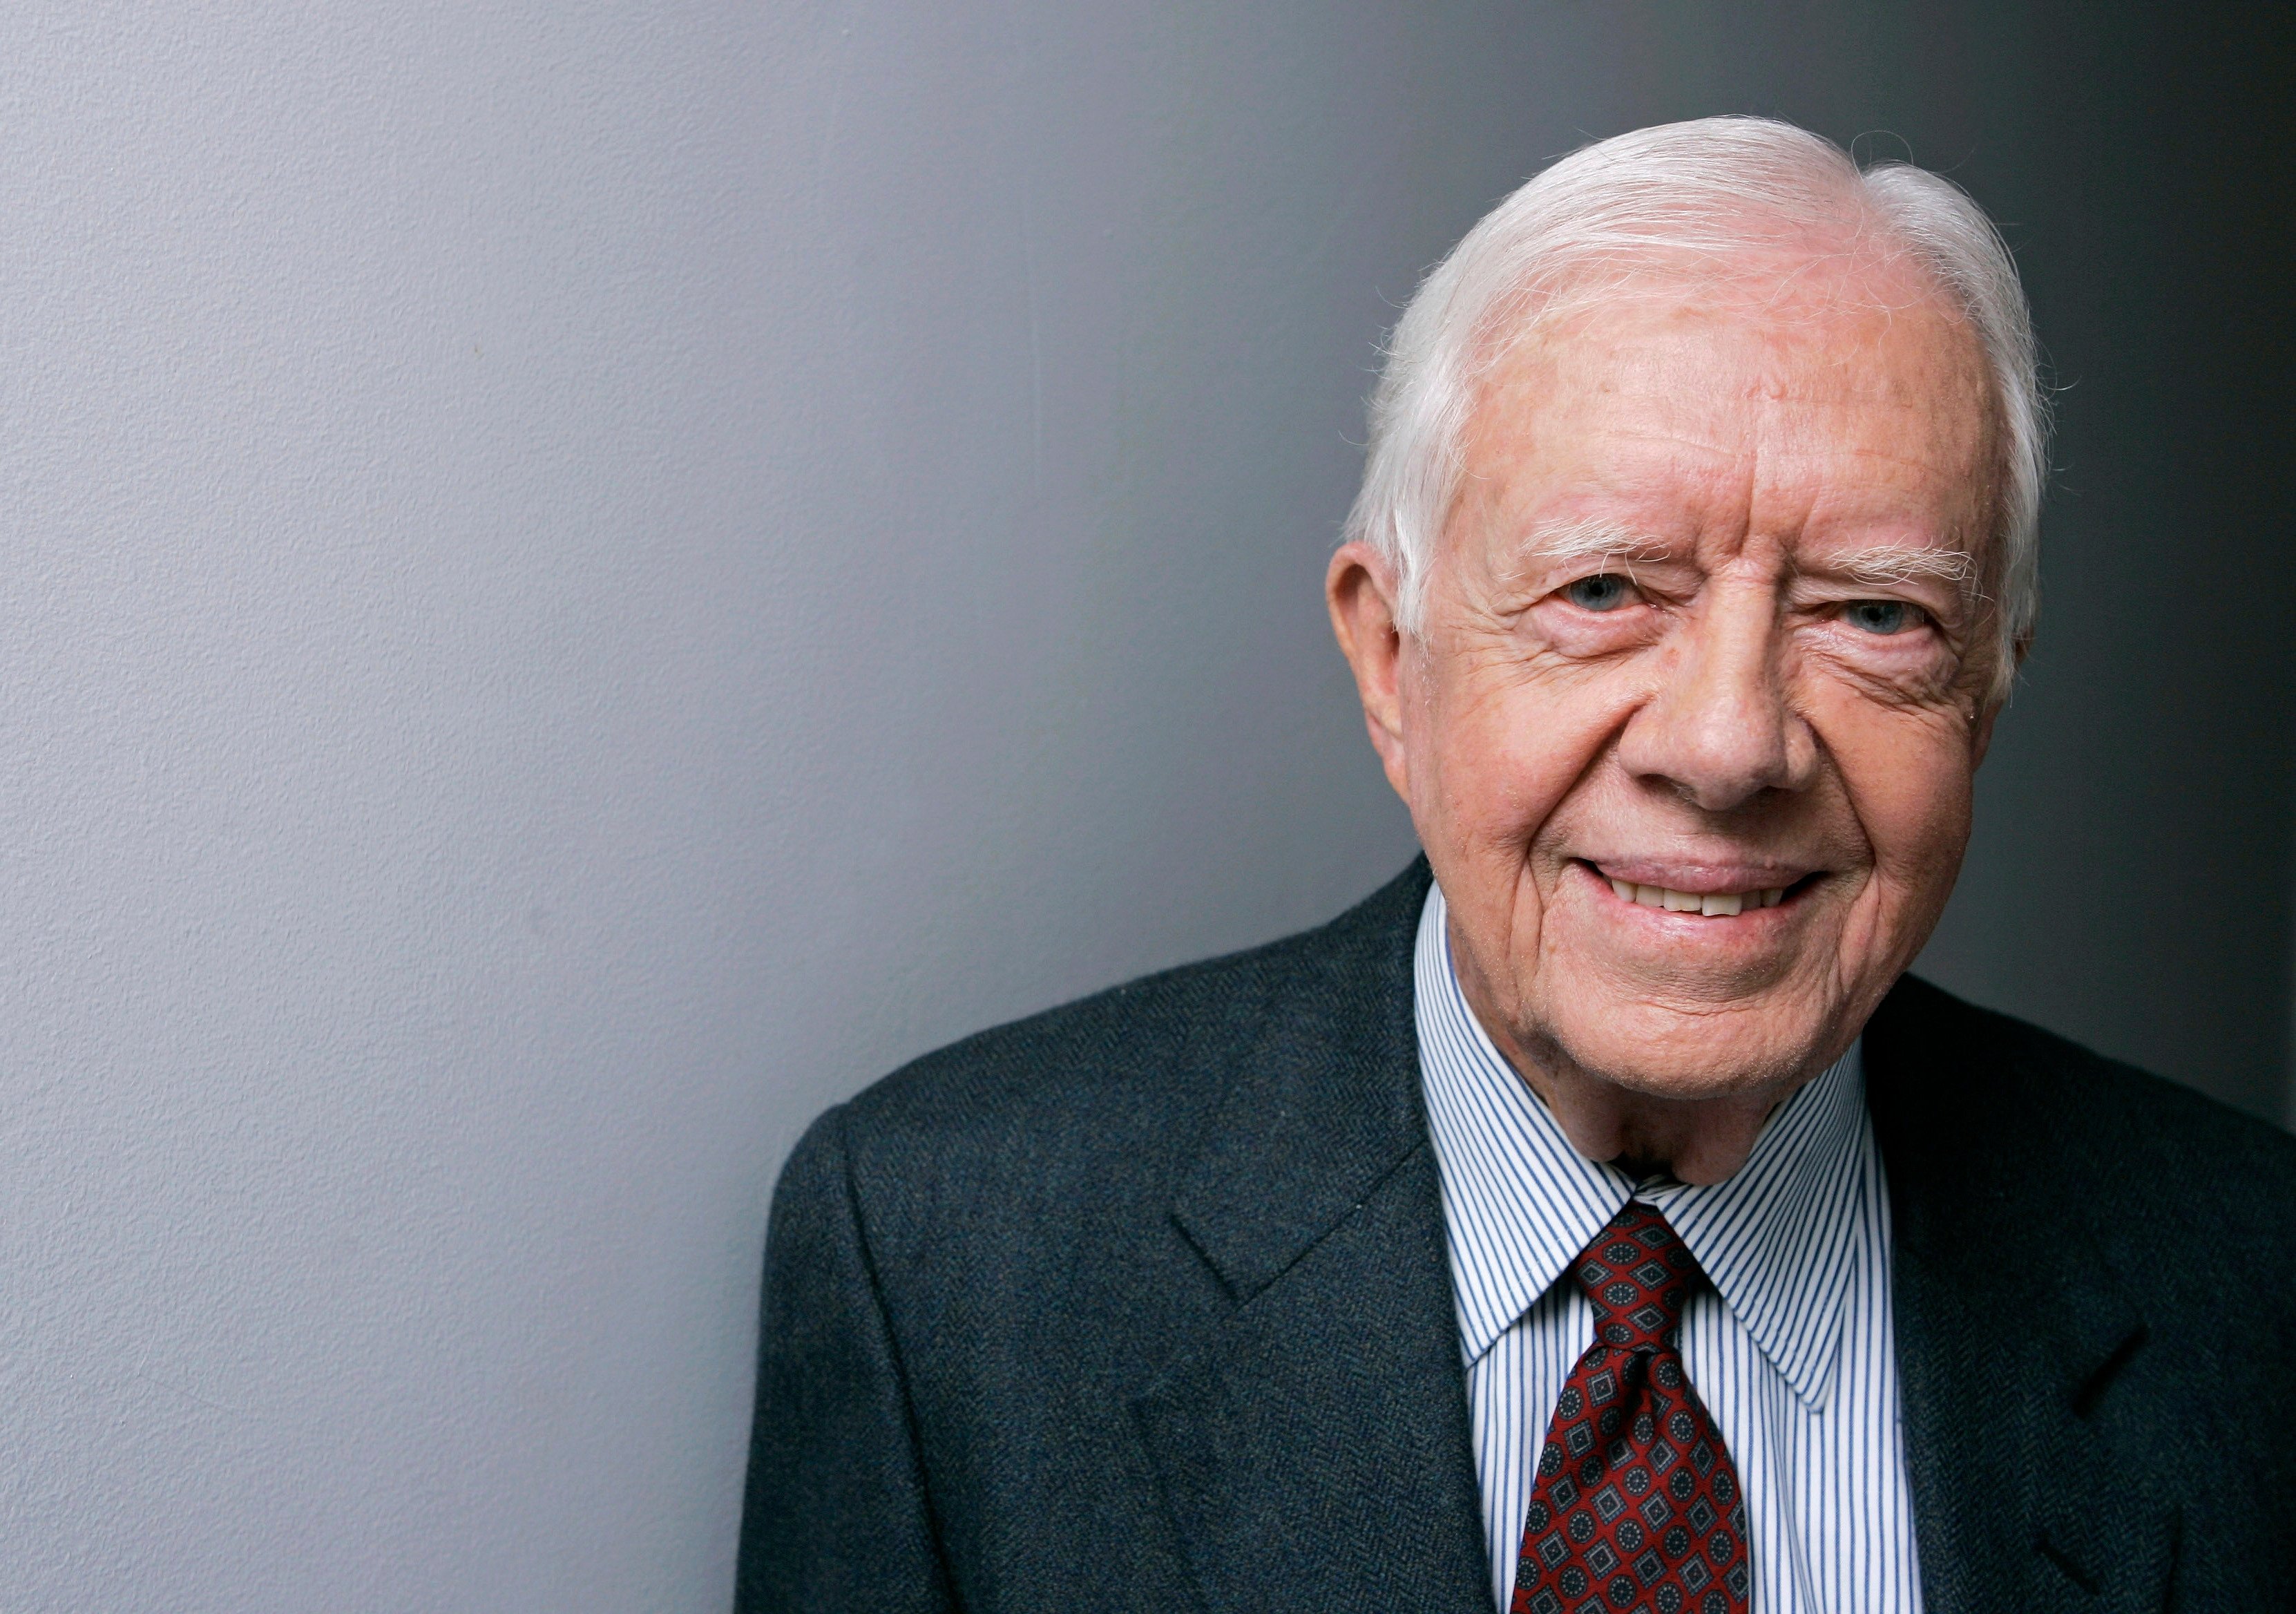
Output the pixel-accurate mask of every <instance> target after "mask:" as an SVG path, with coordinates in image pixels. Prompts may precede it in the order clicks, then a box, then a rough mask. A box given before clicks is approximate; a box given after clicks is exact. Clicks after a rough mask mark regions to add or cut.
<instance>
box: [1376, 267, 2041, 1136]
mask: <svg viewBox="0 0 2296 1614" xmlns="http://www.w3.org/2000/svg"><path fill="white" fill-rule="evenodd" d="M1993 418H1994V416H1993V413H1992V410H1991V408H1990V405H1989V391H1988V380H1987V375H1986V371H1985V367H1984V363H1983V358H1982V355H1981V353H1980V350H1979V348H1978V346H1977V343H1976V341H1975V339H1974V337H1973V336H1972V334H1971V333H1970V331H1969V330H1968V328H1967V326H1966V325H1964V324H1963V323H1962V322H1961V321H1960V320H1958V319H1957V318H1956V317H1954V316H1953V315H1952V314H1950V313H1949V312H1948V310H1947V309H1945V308H1944V307H1943V305H1941V304H1940V303H1939V301H1937V300H1936V299H1935V297H1934V296H1933V295H1932V294H1931V293H1929V292H1927V291H1926V290H1925V289H1924V288H1923V287H1921V286H1919V285H1917V284H1912V283H1910V282H1908V281H1907V280H1906V279H1904V278H1903V277H1902V276H1886V275H1877V273H1876V272H1875V271H1874V270H1872V269H1870V268H1868V269H1865V270H1854V269H1835V268H1828V267H1827V266H1825V264H1824V263H1821V264H1819V265H1817V266H1816V267H1812V266H1810V265H1808V264H1803V265H1800V266H1794V267H1793V272H1792V273H1786V272H1784V271H1782V272H1781V273H1780V275H1779V276H1776V277H1775V278H1774V279H1766V280H1765V282H1764V283H1763V284H1756V285H1752V286H1751V287H1750V286H1747V285H1743V284H1741V285H1737V286H1735V287H1732V288H1722V289H1715V290H1710V291H1706V292H1685V291H1682V290H1680V289H1677V290H1675V291H1673V292H1663V291H1652V292H1650V293H1648V294H1646V295H1638V296H1636V298H1635V299H1634V300H1632V301H1622V302H1611V303H1608V304H1606V305H1604V306H1602V307H1599V308H1595V309H1588V310H1585V311H1582V312H1580V313H1579V314H1577V315H1575V316H1571V317H1566V318H1564V319H1562V320H1561V321H1559V322H1558V323H1557V324H1556V325H1554V326H1553V327H1552V328H1550V329H1548V330H1547V331H1546V332H1545V333H1544V334H1542V335H1541V337H1540V338H1538V340H1536V341H1533V342H1529V343H1527V344H1525V345H1524V346H1523V347H1522V348H1521V349H1520V350H1518V351H1517V352H1516V353H1514V354H1513V356H1512V357H1510V358H1508V359H1507V360H1505V362H1504V363H1503V364H1502V365H1501V366H1499V367H1498V368H1497V371H1496V372H1495V373H1494V375H1492V377H1491V378H1490V380H1489V382H1488V384H1487V385H1486V387H1485V389H1484V391H1482V393H1481V395H1480V401H1479V404H1478V407H1477V409H1476V412H1475V415H1474V416H1473V419H1472V424H1471V426H1470V429H1469V432H1468V435H1467V441H1466V464H1465V470H1466V473H1465V476H1464V479H1463V482H1462V484H1461V486H1462V491H1461V493H1460V496H1459V498H1458V500H1457V503H1456V506H1455V507H1454V509H1453V512H1452V515H1451V517H1450V520H1449V523H1448V524H1447V528H1446V529H1445V531H1444V533H1443V537H1442V542H1441V548H1440V552H1439V556H1438V557H1437V561H1436V564H1435V566H1434V568H1433V571H1432V573H1431V579H1430V589H1429V596H1428V601H1427V614H1426V619H1425V630H1424V633H1423V639H1422V642H1421V643H1419V644H1417V645H1414V644H1412V643H1410V642H1409V641H1404V642H1402V643H1401V645H1400V646H1399V652H1398V659H1397V662H1396V666H1395V673H1394V683H1395V690H1396V702H1395V705H1396V715H1397V725H1396V732H1394V733H1393V734H1392V735H1391V736H1390V738H1389V739H1388V741H1387V742H1386V743H1383V744H1382V751H1383V752H1385V753H1387V761H1388V763H1389V770H1390V778H1394V779H1395V781H1396V785H1397V787H1398V790H1400V791H1401V792H1402V793H1403V795H1404V796H1405V799H1406V801H1407V802H1408V803H1410V806H1411V810H1412V814H1413V818H1414V819H1415V822H1416V824H1417V826H1418V828H1419V832H1420V836H1421V838H1422V840H1423V844H1424V845H1425V846H1426V849H1427V852H1428V856H1429V858H1430V860H1431V862H1432V864H1433V867H1434V869H1435V873H1436V876H1437V877H1438V878H1439V880H1440V882H1441V884H1442V886H1443V891H1444V893H1445V895H1446V897H1447V899H1448V901H1449V903H1450V911H1451V926H1452V943H1453V950H1454V954H1455V958H1456V963H1457V966H1458V968H1459V972H1460V976H1461V979H1462V983H1463V984H1464V986H1465V988H1466V990H1467V992H1468V994H1469V997H1470V999H1471V1001H1473V1002H1474V1004H1475V1006H1476V1008H1477V1009H1478V1011H1479V1013H1480V1015H1481V1016H1482V1017H1484V1019H1485V1021H1486V1024H1487V1025H1490V1026H1491V1028H1492V1030H1493V1032H1494V1033H1495V1034H1496V1035H1498V1036H1499V1038H1500V1040H1501V1042H1502V1043H1503V1044H1505V1045H1508V1051H1509V1052H1510V1053H1511V1054H1513V1055H1515V1056H1516V1057H1517V1058H1529V1059H1530V1060H1531V1061H1534V1062H1535V1063H1537V1064H1538V1065H1541V1066H1548V1067H1549V1068H1552V1067H1553V1066H1554V1063H1555V1062H1556V1061H1558V1060H1560V1061H1567V1062H1568V1063H1569V1064H1570V1066H1575V1067H1576V1068H1577V1069H1578V1070H1579V1071H1580V1072H1583V1073H1585V1074H1587V1075H1592V1076H1595V1077H1597V1078H1600V1079H1603V1080H1605V1081H1608V1082H1611V1083H1617V1084H1619V1085H1620V1086H1623V1087H1625V1088H1627V1089H1629V1090H1631V1091H1639V1092H1643V1093H1645V1094H1648V1095H1651V1096H1653V1097H1659V1098H1669V1099H1704V1098H1718V1097H1724V1096H1728V1095H1744V1094H1751V1093H1756V1092H1759V1091H1765V1090H1769V1089H1774V1088H1775V1089H1782V1088H1784V1087H1785V1086H1788V1085H1790V1084H1791V1083H1793V1082H1795V1081H1797V1080H1799V1079H1800V1078H1803V1077H1806V1076H1808V1075H1809V1074H1811V1073H1812V1072H1813V1071H1815V1070H1816V1069H1818V1068H1821V1067H1822V1066H1823V1065H1824V1064H1825V1062H1826V1061H1829V1060H1831V1059H1833V1058H1835V1057H1837V1056H1838V1055H1839V1054H1840V1053H1841V1050H1843V1049H1844V1048H1846V1047H1847V1046H1848V1044H1849V1042H1850V1040H1851V1039H1852V1038H1854V1037H1855V1036H1856V1034H1857V1030H1858V1028H1859V1027H1860V1026H1861V1025H1863V1024H1864V1023H1865V1020H1866V1017H1867V1016H1868V1015H1869V1014H1870V1013H1871V1012H1872V1010H1873V1009H1874V1006H1875V1004H1876V1003H1878V1002H1879V1001H1880V999H1881V997H1882V993H1883V992H1886V991H1887V990H1888V988H1889V986H1890V983H1891V982H1892V981H1893V980H1895V979H1896V977H1897V976H1898V974H1899V973H1900V972H1901V971H1902V970H1903V969H1904V968H1906V966H1907V964H1908V963H1910V962H1911V961H1912V959H1913V957H1914V955H1915V952H1917V951H1919V950H1920V947H1921V945H1922V943H1923V941H1925V940H1926V939H1927V938H1928V935H1929V934H1930V931H1931V927H1932V926H1934V924H1935V923H1936V921H1937V918H1938V915H1939V911H1940V910H1942V909H1943V907H1944V905H1945V901H1946V897H1947V894H1948V892H1949V891H1950V889H1951V887H1952V885H1953V880H1954V877H1955V874H1956V871H1957V870H1958V869H1959V866H1960V861H1961V855H1962V850H1963V847H1964V844H1965V842H1966V841H1967V838H1968V833H1969V819H1970V795H1971V785H1972V775H1973V773H1974V771H1975V769H1976V766H1977V763H1978V761H1979V759H1980V756H1981V755H1982V753H1983V750H1984V744H1985V739H1986V737H1987V734H1988V732H1989V729H1990V726H1991V715H1992V714H1991V711H1990V708H1989V706H1988V705H1987V704H1986V691H1987V689H1988V688H1989V679H1990V676H1991V672H1992V669H1993V665H1994V663H1993V659H1992V657H1993V651H1992V647H1991V640H1992V637H1993V628H1992V625H1991V622H1990V621H1989V619H1988V618H1987V617H1986V616H1985V615H1984V613H1982V612H1981V610H1980V605H1981V592H1980V583H1981V581H1982V580H1983V577H1984V570H1983V567H1982V565H1981V564H1980V563H1981V562H1982V561H1983V560H1984V558H1985V557H1984V555H1983V552H1982V541H1983V540H1982V536H1981V535H1982V534H1983V533H1984V531H1985V530H1986V528H1987V525H1988V523H1989V507H1990V506H1989V497H1990V492H1991V484H1990V467H1991V466H1992V465H1993V464H1994V463H1995V453H1994V436H1993V432H1994V427H1993V424H1992V422H1993ZM1377 727H1378V725H1377V721H1376V716H1375V717H1374V729H1377ZM1776 893H1783V896H1782V897H1781V896H1779V895H1777V894H1776ZM1691 909H1695V910H1696V911H1690V910H1691Z"/></svg>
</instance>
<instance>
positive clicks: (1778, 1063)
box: [1538, 999, 1833, 1103]
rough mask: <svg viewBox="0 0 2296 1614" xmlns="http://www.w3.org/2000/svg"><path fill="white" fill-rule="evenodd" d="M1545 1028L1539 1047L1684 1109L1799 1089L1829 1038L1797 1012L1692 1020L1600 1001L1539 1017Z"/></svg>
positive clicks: (1689, 1013) (1703, 1013)
mask: <svg viewBox="0 0 2296 1614" xmlns="http://www.w3.org/2000/svg"><path fill="white" fill-rule="evenodd" d="M1543 1026H1544V1033H1545V1034H1544V1035H1542V1036H1541V1037H1540V1038H1539V1039H1538V1041H1539V1042H1544V1043H1546V1045H1548V1046H1549V1047H1551V1048H1552V1049H1553V1050H1554V1052H1555V1053H1556V1054H1559V1055H1560V1056H1561V1057H1562V1058H1565V1059H1567V1060H1569V1061H1570V1063H1571V1064H1573V1065H1575V1066H1578V1067H1579V1069H1580V1070H1582V1071H1584V1072H1586V1073H1587V1075H1590V1076H1595V1077H1597V1078H1599V1079H1601V1080H1603V1081H1604V1082H1608V1083H1611V1084H1612V1085H1613V1086H1616V1087H1621V1088H1624V1089H1626V1090H1627V1091H1629V1092H1635V1093H1640V1094H1642V1095H1644V1097H1646V1098H1652V1099H1673V1100H1676V1101H1677V1102H1681V1103H1695V1102H1698V1101H1701V1100H1704V1099H1726V1098H1737V1097H1743V1096H1746V1095H1749V1094H1754V1093H1759V1092H1762V1091H1766V1090H1770V1089H1778V1088H1785V1087H1790V1086H1792V1085H1795V1084H1797V1083H1800V1081H1801V1080H1802V1079H1804V1078H1806V1077H1808V1076H1809V1075H1814V1074H1815V1067H1816V1065H1817V1063H1818V1062H1819V1061H1820V1060H1821V1059H1822V1058H1825V1056H1826V1054H1827V1050H1828V1045H1829V1044H1830V1042H1832V1040H1833V1039H1832V1036H1831V1034H1830V1033H1832V1031H1833V1026H1832V1025H1831V1024H1829V1023H1828V1020H1827V1018H1826V1017H1823V1016H1818V1015H1813V1014H1811V1013H1810V1012H1809V1011H1808V1009H1806V1008H1804V1007H1802V1006H1800V1005H1787V1004H1775V1003H1764V1002H1759V1001H1757V1002H1752V1003H1749V1004H1747V1005H1745V1006H1744V1007H1743V1008H1717V1007H1713V1006H1710V1005H1702V1006H1701V1007H1699V1008H1698V1009H1696V1010H1694V1011H1693V1010H1688V1009H1674V1008H1670V1007H1668V1006H1666V1005H1663V1004H1659V1003H1652V1002H1649V1001H1614V1002H1611V1003H1607V1004H1606V1003H1604V1002H1603V1001H1601V1000H1599V999H1595V1000H1587V999H1581V1000H1580V1001H1579V1002H1577V1003H1575V1004H1574V1005H1572V1006H1571V1007H1570V1009H1564V1010H1562V1011H1560V1012H1558V1013H1556V1014H1554V1015H1552V1016H1548V1017H1543Z"/></svg>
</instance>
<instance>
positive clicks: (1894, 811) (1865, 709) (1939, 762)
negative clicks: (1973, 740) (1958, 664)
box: [1814, 696, 1974, 906]
mask: <svg viewBox="0 0 2296 1614" xmlns="http://www.w3.org/2000/svg"><path fill="white" fill-rule="evenodd" d="M1814 715H1817V716H1818V718H1819V721H1818V728H1819V732H1820V734H1821V736H1822V737H1824V739H1825V744H1826V746H1827V749H1828V750H1830V751H1831V752H1832V753H1833V760H1834V764H1835V767H1836V768H1837V769H1838V770H1839V772H1840V777H1841V782H1842V785H1843V787H1844V788H1845V789H1846V790H1847V791H1848V792H1849V799H1850V803H1851V805H1852V808H1853V810H1854V811H1856V813H1857V819H1858V822H1859V825H1860V827H1861V828H1863V829H1864V831H1865V834H1866V843H1867V844H1868V845H1869V847H1870V848H1871V849H1872V852H1873V856H1874V867H1875V869H1876V872H1877V873H1878V874H1879V875H1880V877H1881V878H1882V880H1883V881H1884V882H1885V883H1886V885H1888V886H1890V887H1891V888H1893V890H1894V891H1895V892H1896V893H1898V895H1899V896H1900V897H1901V898H1902V897H1905V896H1908V895H1910V896H1911V897H1912V898H1913V900H1914V901H1915V903H1916V904H1917V905H1920V906H1927V905H1928V904H1929V903H1930V902H1938V903H1942V902H1943V901H1944V900H1945V893H1946V891H1947V890H1948V889H1950V887H1951V885H1952V883H1953V877H1954V874H1955V872H1956V870H1958V869H1959V868H1960V867H1961V853H1962V849H1963V847H1964V846H1965V845H1966V844H1967V843H1968V840H1969V824H1970V804H1971V787H1972V783H1973V778H1974V772H1973V768H1974V764H1973V759H1972V753H1971V749H1970V744H1969V737H1968V736H1967V735H1966V734H1965V733H1964V732H1963V728H1964V725H1963V724H1962V722H1961V721H1960V719H1959V715H1958V714H1957V713H1956V712H1953V711H1952V710H1951V709H1950V708H1948V709H1945V710H1942V711H1940V710H1907V709H1903V708H1887V707H1877V706H1875V705H1874V704H1872V703H1871V702H1868V701H1865V700H1862V699H1858V698H1857V697H1855V696H1850V697H1847V698H1845V699H1844V700H1843V701H1842V703H1841V709H1840V710H1838V711H1836V712H1830V713H1825V714H1814Z"/></svg>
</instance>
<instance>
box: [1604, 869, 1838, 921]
mask: <svg viewBox="0 0 2296 1614" xmlns="http://www.w3.org/2000/svg"><path fill="white" fill-rule="evenodd" d="M1594 872H1595V877H1596V878H1598V879H1600V880H1602V881H1603V882H1604V883H1605V884H1607V885H1609V886H1610V888H1611V891H1612V892H1614V893H1616V894H1617V896H1618V899H1619V901H1620V902H1632V903H1634V904H1635V906H1636V907H1637V908H1656V909H1659V910H1662V911H1664V912H1667V913H1684V914H1698V915H1700V916H1702V918H1710V919H1734V918H1737V917H1738V916H1739V915H1740V914H1742V913H1751V912H1755V911H1757V910H1760V909H1764V908H1775V907H1776V906H1777V905H1778V904H1779V903H1781V902H1784V901H1785V900H1786V897H1787V895H1788V893H1792V892H1794V891H1798V890H1800V888H1801V887H1802V886H1804V885H1808V884H1809V883H1810V880H1812V879H1815V878H1816V876H1814V875H1813V876H1810V877H1808V878H1806V879H1801V880H1796V881H1794V882H1793V883H1792V884H1791V885H1766V886H1760V887H1756V888H1752V889H1749V890H1746V891H1677V890H1675V889H1674V888H1673V887H1672V886H1670V885H1637V884H1636V883H1635V882H1634V881H1632V880H1621V879H1619V878H1616V877H1613V876H1611V875H1607V874H1604V873H1603V872H1602V871H1601V870H1600V869H1595V871H1594Z"/></svg>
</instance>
